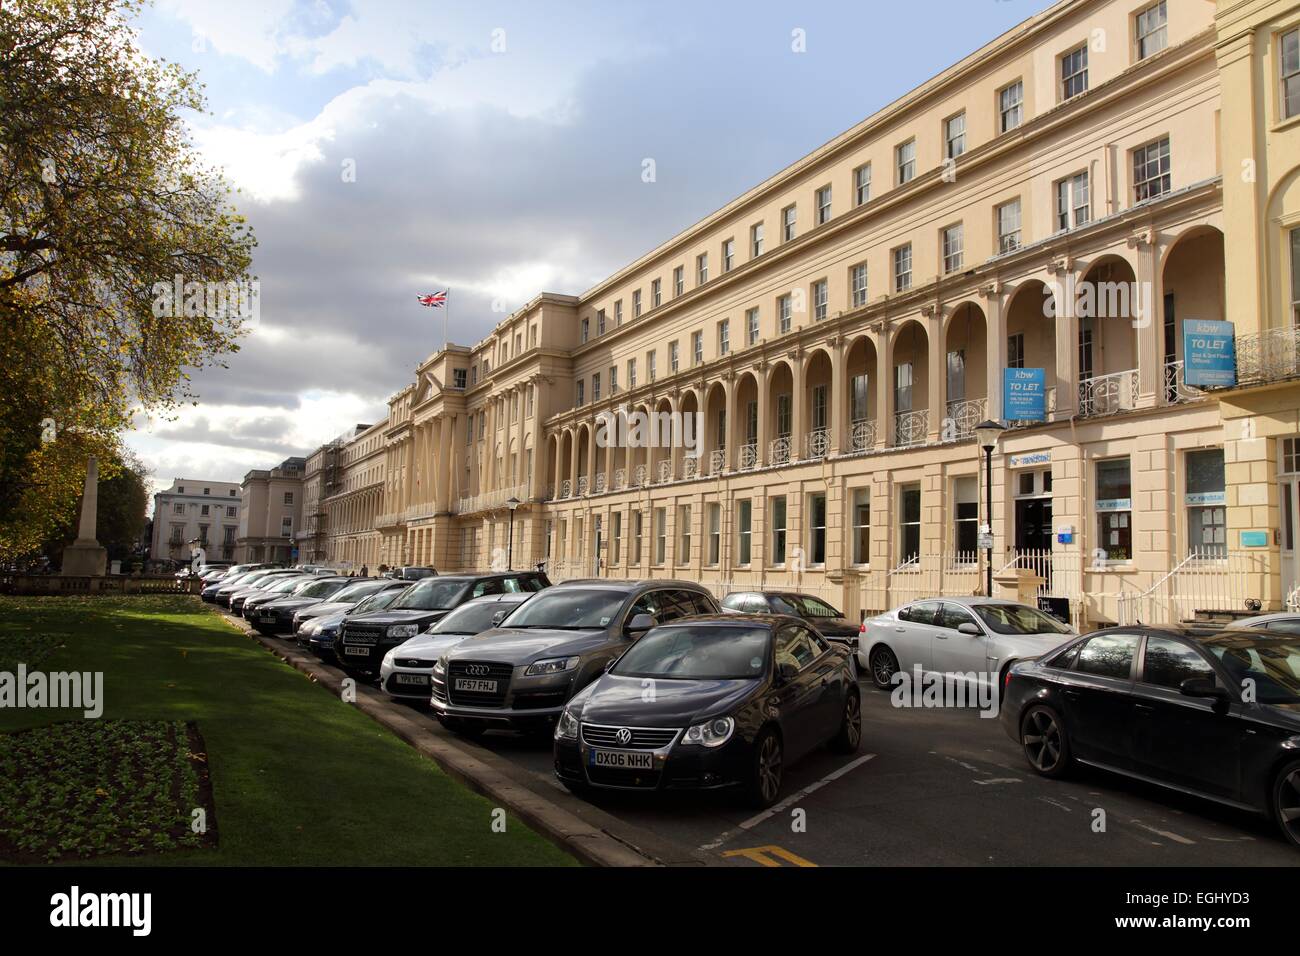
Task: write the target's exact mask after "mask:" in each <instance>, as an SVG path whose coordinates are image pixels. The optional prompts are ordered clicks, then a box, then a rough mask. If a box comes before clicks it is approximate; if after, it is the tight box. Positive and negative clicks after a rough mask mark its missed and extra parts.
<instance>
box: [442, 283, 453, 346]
mask: <svg viewBox="0 0 1300 956" xmlns="http://www.w3.org/2000/svg"><path fill="white" fill-rule="evenodd" d="M442 295H443V299H442V350H443V351H444V352H445V351H447V320H448V317H449V316H450V315H451V286H448V287H447V291H446V292H444V293H443V294H442Z"/></svg>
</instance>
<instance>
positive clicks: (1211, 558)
mask: <svg viewBox="0 0 1300 956" xmlns="http://www.w3.org/2000/svg"><path fill="white" fill-rule="evenodd" d="M1267 572H1268V567H1267V562H1266V560H1265V554H1261V553H1260V552H1258V551H1220V550H1212V549H1207V550H1195V551H1192V552H1191V553H1190V554H1189V555H1187V557H1185V558H1183V560H1182V561H1180V562H1179V563H1178V564H1176V565H1175V566H1174V567H1173V568H1172V569H1171V570H1170V571H1169V572H1168V573H1166V574H1165V575H1164V576H1163V577H1161V578H1159V579H1158V580H1157V581H1156V582H1155V583H1154V584H1152V585H1150V586H1149V587H1148V588H1147V589H1146V590H1144V591H1141V592H1137V593H1121V594H1120V595H1118V601H1117V606H1118V609H1119V614H1118V617H1119V623H1120V624H1122V625H1126V624H1134V623H1137V622H1141V623H1143V624H1176V623H1178V622H1180V621H1185V620H1190V619H1192V618H1193V617H1194V616H1195V614H1196V612H1197V611H1224V610H1241V609H1242V608H1243V607H1244V606H1245V604H1244V602H1245V600H1246V598H1248V597H1257V598H1258V597H1263V596H1264V591H1263V589H1264V587H1265V586H1266V584H1267Z"/></svg>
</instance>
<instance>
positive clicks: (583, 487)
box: [578, 475, 588, 498]
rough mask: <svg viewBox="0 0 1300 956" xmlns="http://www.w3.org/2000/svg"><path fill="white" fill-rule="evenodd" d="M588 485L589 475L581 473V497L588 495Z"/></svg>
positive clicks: (579, 483) (579, 487)
mask: <svg viewBox="0 0 1300 956" xmlns="http://www.w3.org/2000/svg"><path fill="white" fill-rule="evenodd" d="M587 486H588V481H587V476H586V475H579V476H578V497H579V498H582V497H585V496H586V494H587Z"/></svg>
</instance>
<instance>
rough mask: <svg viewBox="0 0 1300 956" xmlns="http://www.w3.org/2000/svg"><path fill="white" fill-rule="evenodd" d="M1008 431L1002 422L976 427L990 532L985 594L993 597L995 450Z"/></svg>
mask: <svg viewBox="0 0 1300 956" xmlns="http://www.w3.org/2000/svg"><path fill="white" fill-rule="evenodd" d="M1004 431H1006V426H1005V425H1003V424H1002V423H1001V422H995V421H992V420H990V419H985V420H984V421H982V422H980V423H979V424H978V425H976V426H975V441H976V443H977V444H978V445H979V446H980V447H981V448H983V449H984V514H985V521H986V522H987V523H986V525H985V527H986V528H988V530H987V531H986V532H985V534H986V535H987V536H986V537H985V538H984V558H985V566H984V593H985V595H986V596H988V597H992V596H993V449H994V448H996V447H997V444H998V438H999V437H1001V435H1002V433H1003V432H1004Z"/></svg>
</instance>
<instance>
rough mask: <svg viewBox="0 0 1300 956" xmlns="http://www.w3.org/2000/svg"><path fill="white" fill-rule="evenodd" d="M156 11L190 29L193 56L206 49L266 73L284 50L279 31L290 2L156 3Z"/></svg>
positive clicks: (192, 0) (196, 0) (200, 0)
mask: <svg viewBox="0 0 1300 956" xmlns="http://www.w3.org/2000/svg"><path fill="white" fill-rule="evenodd" d="M158 9H159V10H160V11H162V12H164V13H168V14H170V15H172V16H174V17H176V18H177V19H178V20H183V21H184V22H186V23H188V24H189V25H190V28H191V30H192V31H193V41H194V51H195V52H196V53H199V52H203V49H204V48H206V47H208V46H210V47H211V48H212V49H214V50H216V51H217V52H218V53H222V54H225V55H227V56H237V57H240V58H241V59H244V60H247V61H248V62H249V63H251V64H253V65H254V66H256V67H258V68H259V69H261V70H264V71H266V72H267V73H270V72H272V71H273V70H274V69H275V65H276V57H277V56H278V55H279V54H280V53H282V52H283V51H284V48H285V47H284V40H283V39H281V30H282V29H283V27H284V24H285V21H286V19H287V18H288V16H289V14H290V13H291V12H292V10H293V0H221V2H220V3H214V2H213V0H159V3H158ZM200 45H202V46H200Z"/></svg>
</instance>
